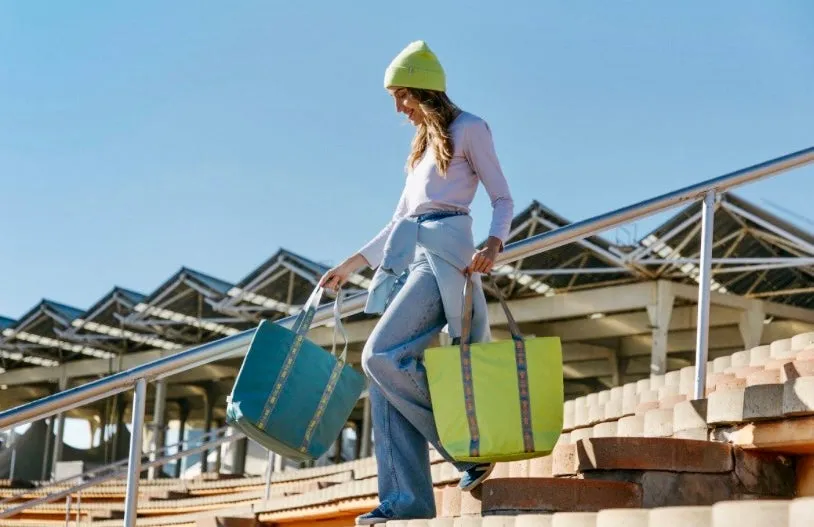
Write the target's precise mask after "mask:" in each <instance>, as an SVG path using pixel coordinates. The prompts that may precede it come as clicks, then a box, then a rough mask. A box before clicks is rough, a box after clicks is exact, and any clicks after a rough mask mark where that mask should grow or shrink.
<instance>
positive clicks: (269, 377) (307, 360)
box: [226, 287, 365, 461]
mask: <svg viewBox="0 0 814 527" xmlns="http://www.w3.org/2000/svg"><path fill="white" fill-rule="evenodd" d="M322 292H323V289H322V288H321V287H317V288H316V289H315V290H314V292H313V293H312V294H311V296H310V298H309V299H308V301H307V302H306V303H305V305H304V306H303V309H302V311H301V312H300V313H299V314H298V316H297V319H296V320H295V322H294V324H293V326H292V328H291V329H290V330H289V329H287V328H284V327H282V326H280V325H279V324H274V323H273V322H269V321H267V320H264V321H263V322H261V323H260V324H259V325H258V327H257V330H256V331H255V333H254V336H253V338H252V341H251V343H250V344H249V350H248V352H247V353H246V357H245V358H244V359H243V365H242V366H241V367H240V372H239V373H238V375H237V379H236V380H235V384H234V386H233V388H232V393H231V395H230V396H229V398H228V400H227V408H226V420H227V423H228V424H229V425H230V426H232V427H234V428H236V429H238V430H240V431H241V432H243V433H244V434H246V436H248V437H249V438H251V439H252V440H254V441H256V442H257V443H259V444H260V445H262V446H264V447H265V448H267V449H269V450H271V451H273V452H275V453H276V454H279V455H281V456H283V457H286V458H289V459H292V460H295V461H309V460H314V459H317V458H319V457H320V456H322V455H323V454H324V453H325V452H327V451H328V449H329V448H330V446H331V445H332V444H333V443H334V442H335V441H336V439H337V437H339V434H340V433H341V431H342V428H343V427H344V426H345V423H346V422H347V420H348V417H349V416H350V413H351V411H352V410H353V407H354V406H355V404H356V402H357V400H358V399H359V396H360V395H361V393H362V391H363V389H364V387H365V378H364V376H363V375H362V374H360V373H359V372H357V371H356V370H355V369H353V368H352V367H351V366H350V365H349V364H347V362H346V359H347V350H348V345H347V334H346V333H345V330H344V327H343V326H342V321H341V320H340V316H339V313H340V298H341V294H340V295H337V300H336V302H335V304H334V320H335V327H334V339H333V348H332V351H331V352H328V351H326V350H325V349H323V348H322V347H320V346H318V345H316V344H315V343H313V342H312V341H310V340H308V339H307V338H306V333H307V332H308V329H309V327H310V326H311V321H312V320H313V318H314V313H315V312H316V309H317V307H318V305H319V301H320V299H321V298H322ZM337 332H341V333H342V335H343V336H344V337H345V347H344V350H343V351H342V353H341V354H339V355H337V354H336V334H337Z"/></svg>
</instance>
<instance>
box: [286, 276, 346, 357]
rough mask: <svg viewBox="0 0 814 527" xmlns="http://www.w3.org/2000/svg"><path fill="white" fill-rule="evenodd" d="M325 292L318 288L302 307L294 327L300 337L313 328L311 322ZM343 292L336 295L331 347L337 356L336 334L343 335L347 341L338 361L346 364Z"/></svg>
mask: <svg viewBox="0 0 814 527" xmlns="http://www.w3.org/2000/svg"><path fill="white" fill-rule="evenodd" d="M324 292H325V289H324V288H323V287H322V286H317V287H316V288H314V290H313V291H312V292H311V296H309V297H308V300H307V301H306V302H305V304H304V305H303V306H302V310H301V311H300V313H299V314H298V315H297V319H296V320H295V321H294V325H293V326H292V331H294V334H296V335H297V336H299V337H302V338H305V335H306V333H308V330H309V329H310V328H311V322H312V321H313V319H314V314H315V313H316V312H317V308H318V307H319V302H320V300H322V295H323V293H324ZM342 299H343V295H342V290H341V289H340V290H339V291H338V292H337V294H336V301H335V302H334V307H333V315H334V330H333V345H332V347H331V353H332V354H333V355H334V356H336V334H337V332H339V333H341V334H342V338H343V339H344V341H345V347H344V348H343V350H342V354H341V355H340V356H338V357H337V359H338V360H340V361H341V362H346V361H347V358H348V333H347V331H345V326H344V325H343V324H342Z"/></svg>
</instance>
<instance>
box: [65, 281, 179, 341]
mask: <svg viewBox="0 0 814 527" xmlns="http://www.w3.org/2000/svg"><path fill="white" fill-rule="evenodd" d="M145 298H146V297H145V296H144V295H143V294H141V293H137V292H135V291H130V290H129V289H124V288H122V287H114V288H113V289H112V290H111V291H110V292H109V293H108V294H106V295H105V296H103V297H102V298H101V299H100V300H99V301H98V302H96V303H95V304H94V305H93V306H91V307H90V309H88V310H87V311H85V312H84V313H83V314H81V315H80V316H78V317H77V318H75V319H74V320H73V321H72V322H71V327H70V328H69V329H67V330H65V331H59V333H60V335H61V336H62V337H64V338H65V339H66V340H70V341H73V342H79V343H86V344H88V345H92V346H96V347H98V348H103V349H106V350H109V351H111V352H113V353H128V352H134V351H146V350H149V349H155V348H157V349H164V350H174V349H179V348H181V347H182V346H181V344H178V343H176V342H172V341H170V340H167V339H164V338H161V337H159V336H156V335H154V334H152V333H151V332H149V331H144V330H141V329H135V328H129V327H127V326H125V324H124V322H123V320H122V318H123V317H127V316H128V315H129V314H131V313H133V311H134V309H135V307H136V306H137V305H138V304H139V303H140V302H142V301H143V300H144V299H145Z"/></svg>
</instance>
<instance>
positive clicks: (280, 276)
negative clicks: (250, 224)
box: [213, 249, 370, 323]
mask: <svg viewBox="0 0 814 527" xmlns="http://www.w3.org/2000/svg"><path fill="white" fill-rule="evenodd" d="M328 269H329V267H328V266H327V265H325V264H321V263H317V262H314V261H313V260H310V259H308V258H305V257H304V256H301V255H298V254H295V253H293V252H291V251H288V250H286V249H280V250H279V251H277V253H275V254H274V255H273V256H272V257H271V258H269V259H268V260H266V261H265V262H263V263H262V264H261V265H260V266H259V267H257V268H256V269H255V270H253V271H252V272H251V273H249V274H248V275H247V276H246V277H245V278H243V279H242V280H240V281H239V282H238V283H237V284H236V285H235V286H234V287H232V288H230V289H229V291H227V296H226V297H225V298H223V300H221V301H220V302H218V303H215V304H213V307H214V308H215V309H216V310H217V311H219V312H221V313H224V314H227V315H232V316H235V317H238V318H241V319H243V320H246V321H250V322H254V323H257V322H259V321H260V320H261V319H269V320H277V319H280V318H284V317H286V316H289V315H293V314H296V313H297V312H298V311H299V309H300V306H302V305H303V304H304V303H305V302H306V300H308V297H309V296H310V294H311V292H312V291H313V290H314V288H315V287H316V285H317V284H318V283H319V279H320V278H321V277H322V275H324V274H325V272H327V271H328ZM369 276H370V273H369V272H368V273H362V274H354V275H353V276H351V278H350V280H349V281H348V284H347V285H346V286H345V287H344V288H343V289H344V290H345V291H346V292H355V291H358V290H360V289H361V288H366V287H367V286H368V284H369Z"/></svg>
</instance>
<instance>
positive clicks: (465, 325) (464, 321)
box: [461, 274, 523, 344]
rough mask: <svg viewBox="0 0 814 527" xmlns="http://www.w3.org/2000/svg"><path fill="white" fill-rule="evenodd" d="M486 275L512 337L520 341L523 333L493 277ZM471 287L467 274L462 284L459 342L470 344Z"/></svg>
mask: <svg viewBox="0 0 814 527" xmlns="http://www.w3.org/2000/svg"><path fill="white" fill-rule="evenodd" d="M486 276H487V277H488V278H489V280H491V281H492V284H493V285H494V286H495V293H496V295H497V299H498V301H499V302H500V307H502V308H503V312H504V313H505V314H506V322H507V323H508V325H509V332H511V334H512V339H513V340H516V341H522V340H523V334H522V333H521V332H520V326H518V325H517V322H516V321H515V320H514V317H513V316H512V312H511V311H510V310H509V305H508V304H507V303H506V300H505V299H504V298H503V293H501V292H500V287H498V285H497V283H496V282H495V279H494V277H493V276H492V275H491V274H487V275H486ZM472 288H473V284H472V277H471V276H468V275H467V277H466V284H465V285H464V306H463V313H461V344H463V343H464V342H466V343H469V344H471V342H470V340H469V339H470V338H471V334H472V304H473V302H472Z"/></svg>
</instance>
